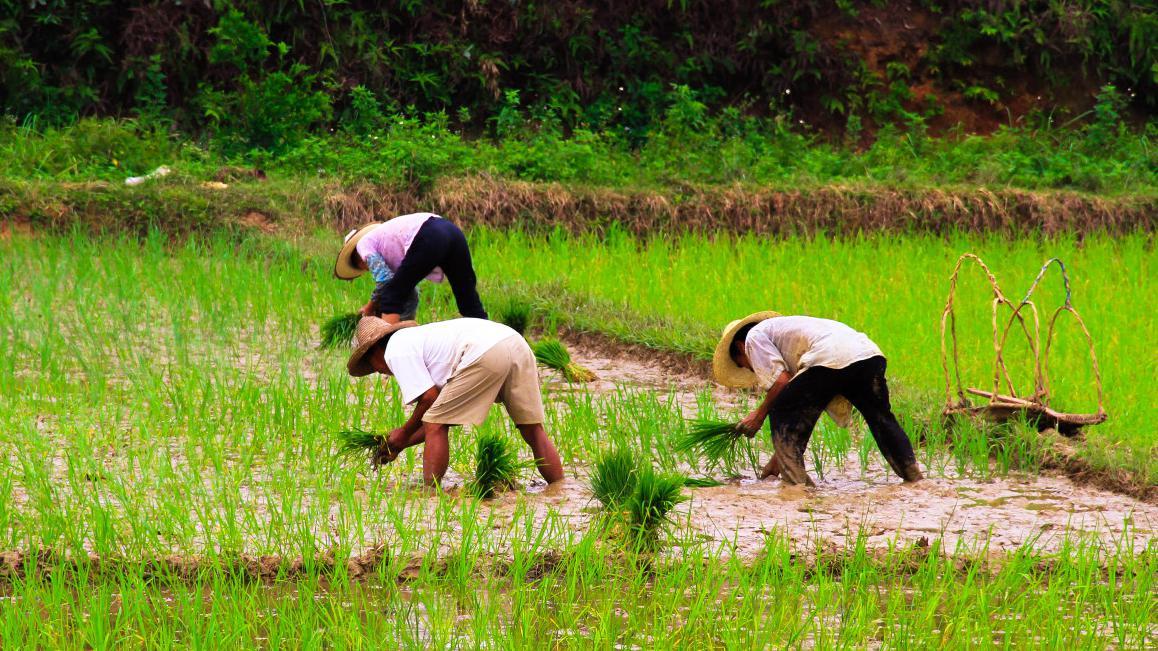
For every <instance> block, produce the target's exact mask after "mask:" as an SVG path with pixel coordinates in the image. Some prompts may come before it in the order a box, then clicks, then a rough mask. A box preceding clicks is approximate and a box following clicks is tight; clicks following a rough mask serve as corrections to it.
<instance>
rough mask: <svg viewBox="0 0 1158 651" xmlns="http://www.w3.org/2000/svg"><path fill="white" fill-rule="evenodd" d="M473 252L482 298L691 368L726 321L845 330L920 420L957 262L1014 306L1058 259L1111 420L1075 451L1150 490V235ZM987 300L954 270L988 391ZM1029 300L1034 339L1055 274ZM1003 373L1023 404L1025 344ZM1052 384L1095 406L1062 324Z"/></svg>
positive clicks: (970, 357)
mask: <svg viewBox="0 0 1158 651" xmlns="http://www.w3.org/2000/svg"><path fill="white" fill-rule="evenodd" d="M472 242H473V254H474V256H475V259H476V261H477V265H478V267H479V270H480V273H481V274H482V276H483V277H485V278H487V279H488V282H486V283H485V284H484V288H485V289H487V290H489V291H490V292H491V294H492V295H499V296H503V295H508V294H517V295H521V296H527V295H531V296H534V297H537V298H538V299H539V300H541V301H544V302H545V303H546V304H548V305H551V306H553V309H554V315H553V316H554V318H556V319H557V320H558V321H559V322H560V323H561V324H563V325H566V326H568V327H572V328H577V329H580V330H588V331H594V332H601V333H605V334H608V335H611V336H613V337H615V338H617V339H621V340H623V341H627V342H631V343H638V344H643V345H646V346H651V347H655V348H659V349H668V350H674V351H680V352H686V353H690V354H692V355H694V356H696V357H699V358H701V359H707V358H708V356H709V354H710V352H711V350H712V349H713V347H714V346H715V343H716V340H717V338H718V336H719V333H720V330H721V329H722V328H723V327H724V325H726V324H727V323H728V322H729V321H730V320H732V319H735V318H739V317H741V316H743V315H746V314H749V313H752V312H756V311H759V310H766V309H773V310H776V311H778V312H781V313H784V314H809V315H813V316H820V317H825V318H832V319H837V320H840V321H843V322H845V323H848V324H850V325H851V326H853V327H854V328H857V329H858V330H861V331H863V332H865V333H867V334H868V335H869V336H870V337H871V338H872V339H873V340H874V341H876V342H877V343H878V344H879V345H880V346H881V348H882V350H883V351H884V352H885V355H886V356H887V357H888V360H889V368H888V377H889V382H890V390H891V392H892V394H893V397H894V402H895V403H896V404H897V405H898V407H899V411H900V412H901V413H902V414H906V415H911V416H912V417H913V418H916V419H918V420H921V421H925V422H931V421H932V420H934V419H935V418H936V415H937V414H938V413H939V411H940V409H941V408H942V407H943V406H944V404H945V384H944V374H943V370H942V365H941V340H940V318H941V311H942V309H943V308H944V306H945V301H946V298H947V295H948V291H949V285H948V276H949V273H950V271H951V270H952V268H953V265H954V263H955V261H956V260H957V257H958V256H959V255H960V254H962V253H964V252H967V251H972V252H974V253H977V254H979V255H980V256H981V257H982V258H983V259H984V260H986V261H987V262H988V263H989V265H990V266H991V268H992V269H993V271H994V272H995V273H996V274H997V276H998V279H999V281H1000V282H1001V283H1002V286H1003V287H1004V290H1005V293H1006V295H1007V296H1009V297H1010V298H1012V299H1014V300H1019V299H1020V298H1021V297H1022V296H1023V295H1024V293H1025V291H1026V289H1027V288H1028V286H1029V284H1030V282H1031V281H1032V280H1033V278H1034V276H1035V275H1036V274H1037V272H1038V269H1039V268H1040V267H1041V265H1042V263H1043V262H1044V261H1045V260H1046V259H1048V258H1050V257H1059V258H1061V259H1062V260H1063V261H1065V263H1066V265H1067V267H1068V269H1069V274H1070V278H1071V280H1072V282H1073V303H1074V305H1075V307H1076V308H1077V309H1078V310H1079V311H1080V313H1081V315H1082V317H1083V318H1084V319H1085V321H1086V324H1087V326H1088V327H1089V329H1090V331H1091V333H1092V335H1093V337H1094V342H1095V346H1096V352H1097V355H1098V359H1099V361H1100V363H1101V372H1102V379H1103V381H1104V387H1105V401H1106V409H1107V411H1108V412H1109V414H1110V419H1109V421H1107V422H1106V423H1105V424H1102V425H1097V426H1094V427H1090V428H1087V430H1086V444H1085V445H1083V446H1081V448H1080V449H1081V453H1082V454H1083V455H1084V456H1085V457H1086V458H1087V459H1088V460H1089V461H1090V463H1092V464H1093V465H1094V466H1095V467H1099V468H1111V469H1114V468H1126V469H1129V470H1130V471H1132V472H1134V473H1137V474H1139V475H1140V476H1141V478H1142V479H1143V481H1147V482H1150V483H1153V482H1158V464H1155V463H1154V462H1153V460H1154V458H1155V457H1156V455H1158V440H1156V439H1155V438H1154V436H1153V431H1154V422H1155V421H1156V420H1158V410H1156V409H1155V407H1154V406H1153V404H1152V401H1151V400H1150V399H1149V397H1148V395H1149V394H1148V393H1147V387H1149V386H1152V385H1153V384H1154V383H1155V382H1156V381H1158V375H1156V371H1155V369H1156V368H1158V366H1155V365H1154V364H1153V363H1151V361H1152V360H1153V345H1152V342H1153V341H1154V339H1155V337H1158V329H1156V323H1158V320H1155V319H1154V318H1153V317H1152V315H1151V314H1150V312H1151V310H1150V308H1149V306H1150V304H1151V303H1152V302H1153V301H1152V298H1151V297H1152V296H1153V294H1154V292H1155V286H1154V282H1153V279H1154V277H1155V275H1154V251H1153V247H1152V245H1151V242H1150V237H1149V236H1148V235H1145V234H1138V235H1130V236H1125V237H1120V238H1110V237H1103V236H1094V237H1086V238H1083V239H1080V240H1079V239H1075V238H1072V237H1059V238H1053V239H1045V240H1031V239H1009V238H1001V237H997V236H986V235H970V234H957V235H949V236H946V237H936V236H931V235H911V236H898V235H875V236H863V237H859V238H848V239H827V238H821V237H817V238H798V237H792V238H782V239H772V238H766V237H759V236H742V237H732V236H726V235H720V236H717V237H713V238H711V239H708V238H704V237H700V236H694V235H685V236H682V237H675V238H673V237H666V236H657V237H654V238H649V239H647V240H643V241H640V240H637V239H635V238H633V237H631V236H629V235H627V234H625V233H624V232H622V231H620V230H617V229H615V228H612V229H611V230H610V232H609V233H607V234H606V236H605V237H603V238H597V237H595V236H593V235H587V236H569V235H566V234H563V233H555V234H553V235H551V236H549V237H545V238H544V237H536V236H532V235H528V234H525V233H520V232H497V231H483V230H476V231H475V232H474V234H473V240H472ZM580 252H582V253H581V254H580ZM990 298H991V296H990V295H989V293H988V288H987V285H986V284H985V282H984V277H983V275H982V274H981V273H980V271H979V270H977V269H973V268H966V270H965V271H964V272H963V273H962V276H961V280H960V284H959V293H958V297H957V305H958V309H959V312H958V315H959V322H958V332H959V338H960V342H961V361H962V376H963V379H964V380H965V382H966V383H967V384H968V385H970V386H976V387H982V388H985V387H991V386H992V382H993V363H994V355H993V346H992V343H991V339H992V337H991V335H990V332H989V329H990V314H989V310H990V303H989V301H990ZM1034 300H1035V302H1036V303H1037V305H1038V306H1039V310H1041V318H1042V322H1043V327H1044V324H1045V323H1046V321H1047V320H1048V318H1049V314H1050V312H1051V311H1052V310H1053V309H1054V307H1056V306H1059V305H1061V304H1062V302H1063V300H1064V292H1063V290H1062V287H1061V283H1060V281H1059V279H1058V277H1057V275H1056V273H1055V272H1052V271H1051V273H1050V275H1047V277H1046V278H1045V280H1044V282H1043V283H1042V285H1041V287H1040V288H1039V290H1038V292H1037V293H1036V294H1035V297H1034ZM1043 339H1044V338H1043ZM1006 363H1007V365H1008V366H1009V368H1010V369H1011V373H1012V376H1013V381H1014V383H1015V386H1016V387H1017V388H1018V389H1019V391H1021V392H1022V393H1025V392H1026V391H1027V390H1028V388H1029V387H1030V386H1031V384H1032V382H1031V380H1032V368H1033V366H1032V361H1031V359H1030V358H1029V355H1028V349H1027V346H1026V344H1025V343H1024V341H1020V342H1019V341H1013V340H1012V339H1011V341H1010V344H1009V345H1008V347H1007V353H1006ZM1049 377H1050V380H1051V386H1052V388H1053V391H1054V401H1053V405H1054V406H1055V407H1057V408H1060V409H1063V410H1066V411H1073V412H1093V411H1094V410H1095V409H1096V407H1097V394H1096V392H1095V391H1094V386H1095V385H1094V378H1093V373H1092V370H1091V367H1090V362H1089V358H1088V355H1087V349H1086V345H1085V342H1084V340H1083V339H1082V335H1081V332H1080V331H1079V330H1078V329H1077V328H1076V327H1075V324H1074V323H1073V322H1072V321H1068V320H1066V319H1063V320H1062V321H1061V323H1060V326H1059V333H1058V335H1057V339H1056V341H1055V343H1054V351H1053V352H1052V353H1051V362H1050V365H1049Z"/></svg>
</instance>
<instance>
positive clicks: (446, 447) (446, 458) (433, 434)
mask: <svg viewBox="0 0 1158 651" xmlns="http://www.w3.org/2000/svg"><path fill="white" fill-rule="evenodd" d="M422 428H423V429H424V430H425V438H426V446H425V448H424V449H423V451H422V480H423V481H424V482H426V485H427V486H436V485H438V483H439V482H441V481H442V477H443V475H445V474H446V467H447V466H448V465H450V425H440V424H438V423H423V424H422Z"/></svg>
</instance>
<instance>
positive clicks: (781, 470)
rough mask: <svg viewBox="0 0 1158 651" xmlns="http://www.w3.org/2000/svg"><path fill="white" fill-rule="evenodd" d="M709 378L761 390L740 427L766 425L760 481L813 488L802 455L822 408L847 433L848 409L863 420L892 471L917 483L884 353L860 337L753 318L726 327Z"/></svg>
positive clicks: (839, 328) (810, 320) (809, 322)
mask: <svg viewBox="0 0 1158 651" xmlns="http://www.w3.org/2000/svg"><path fill="white" fill-rule="evenodd" d="M712 373H713V375H714V376H715V378H716V381H717V382H719V383H720V384H723V385H724V386H729V387H734V388H753V387H759V388H760V389H761V390H763V391H764V392H765V395H764V400H763V402H761V403H760V405H759V406H757V407H756V409H755V410H753V411H752V413H751V414H749V415H748V417H747V418H745V419H744V420H742V421H740V424H739V429H740V430H741V431H743V432H744V433H745V434H747V435H748V436H753V435H755V433H756V432H757V431H758V430H759V429H760V426H761V425H763V424H764V421H765V420H766V419H768V420H770V421H771V424H770V427H771V430H772V446H773V448H775V450H776V453H775V454H774V455H773V456H772V458H771V459H770V460H769V461H768V465H766V466H765V467H764V470H763V472H761V474H760V478H761V479H764V478H765V477H769V476H774V475H780V476H781V478H782V479H783V480H784V482H785V483H788V484H805V485H808V486H812V485H813V483H812V478H811V477H809V476H808V473H807V472H806V471H805V470H804V449H805V448H806V447H807V446H808V440H809V439H810V438H811V437H812V430H813V428H814V427H816V420H817V419H818V418H820V413H821V412H822V411H825V410H827V411H828V413H829V414H830V415H831V416H832V417H833V420H835V421H836V422H837V424H839V425H841V426H842V427H847V426H848V424H849V422H850V417H851V413H850V405H849V403H852V404H851V406H852V407H856V409H857V411H859V412H860V413H861V415H862V416H864V419H865V422H867V423H868V426H869V431H870V432H872V436H873V439H874V440H875V441H876V443H877V447H878V448H880V451H881V454H883V455H884V457H885V460H886V461H888V463H889V466H890V467H891V468H892V469H893V472H895V473H897V475H898V476H900V477H901V478H902V479H904V480H905V481H906V482H912V481H918V480H920V479H922V475H921V469H920V467H919V466H918V465H917V459H916V457H915V456H914V454H913V446H912V444H911V443H909V437H908V436H907V435H906V434H905V430H903V429H902V428H901V425H900V423H898V422H897V418H896V416H894V415H893V410H892V405H891V404H890V402H889V386H888V383H887V382H886V381H885V357H884V354H883V353H882V352H881V349H880V348H878V347H877V345H876V344H875V343H873V342H872V340H870V339H869V338H868V337H867V336H866V335H865V334H864V333H861V332H857V331H856V330H854V329H852V328H850V327H849V326H847V325H845V324H843V323H840V322H838V321H831V320H829V319H818V318H815V317H810V316H780V315H779V314H777V313H776V312H770V311H769V312H757V313H755V314H751V315H749V316H747V317H745V318H743V319H738V320H736V321H733V322H731V323H729V324H728V326H727V327H726V328H724V332H723V335H722V336H721V337H720V342H719V344H717V345H716V351H715V355H714V356H713V357H712Z"/></svg>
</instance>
